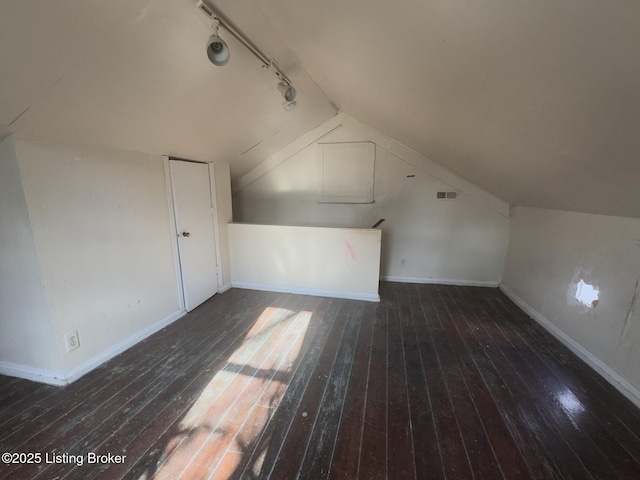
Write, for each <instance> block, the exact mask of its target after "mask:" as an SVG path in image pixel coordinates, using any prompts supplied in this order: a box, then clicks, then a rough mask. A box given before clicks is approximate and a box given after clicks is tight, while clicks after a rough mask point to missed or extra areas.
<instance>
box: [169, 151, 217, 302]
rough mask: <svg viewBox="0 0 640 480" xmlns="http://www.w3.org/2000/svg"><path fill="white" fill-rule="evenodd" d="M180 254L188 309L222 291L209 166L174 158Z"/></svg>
mask: <svg viewBox="0 0 640 480" xmlns="http://www.w3.org/2000/svg"><path fill="white" fill-rule="evenodd" d="M169 167H170V170H171V189H172V191H173V205H174V208H175V215H176V230H177V232H176V234H177V237H178V253H179V256H180V270H181V272H182V287H183V290H184V303H185V308H186V309H187V311H188V312H190V311H191V310H193V309H194V308H196V307H197V306H198V305H200V304H201V303H202V302H204V301H205V300H207V299H208V298H210V297H211V296H213V295H214V294H215V293H216V292H217V291H218V278H217V274H216V245H215V236H214V225H213V204H212V195H211V183H210V181H209V166H208V165H207V164H205V163H194V162H184V161H179V160H170V161H169Z"/></svg>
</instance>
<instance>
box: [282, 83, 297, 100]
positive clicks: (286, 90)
mask: <svg viewBox="0 0 640 480" xmlns="http://www.w3.org/2000/svg"><path fill="white" fill-rule="evenodd" d="M278 91H279V92H280V93H281V94H282V98H284V100H285V101H286V102H289V103H291V102H293V101H294V100H295V99H296V89H295V88H293V87H292V86H291V85H287V84H286V83H284V82H280V83H278Z"/></svg>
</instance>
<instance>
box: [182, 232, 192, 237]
mask: <svg viewBox="0 0 640 480" xmlns="http://www.w3.org/2000/svg"><path fill="white" fill-rule="evenodd" d="M182 236H183V237H190V236H191V234H190V233H189V232H182Z"/></svg>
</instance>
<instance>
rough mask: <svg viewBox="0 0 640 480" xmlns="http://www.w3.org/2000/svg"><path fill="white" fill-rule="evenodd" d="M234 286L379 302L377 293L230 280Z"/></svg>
mask: <svg viewBox="0 0 640 480" xmlns="http://www.w3.org/2000/svg"><path fill="white" fill-rule="evenodd" d="M231 286H232V287H234V288H244V289H246V290H263V291H266V292H278V293H296V294H299V295H312V296H314V297H331V298H346V299H349V300H363V301H365V302H379V301H380V295H378V294H377V293H361V292H344V291H342V290H322V289H316V288H299V287H289V286H281V285H263V284H257V283H245V282H231Z"/></svg>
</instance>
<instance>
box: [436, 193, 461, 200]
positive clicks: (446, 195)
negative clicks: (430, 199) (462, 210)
mask: <svg viewBox="0 0 640 480" xmlns="http://www.w3.org/2000/svg"><path fill="white" fill-rule="evenodd" d="M436 198H437V199H438V200H455V199H456V198H458V192H436Z"/></svg>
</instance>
